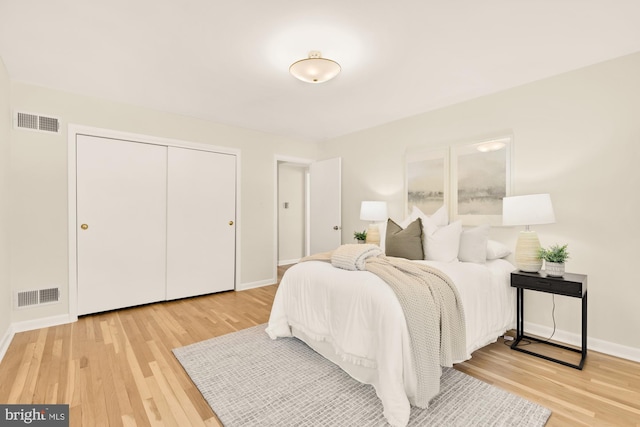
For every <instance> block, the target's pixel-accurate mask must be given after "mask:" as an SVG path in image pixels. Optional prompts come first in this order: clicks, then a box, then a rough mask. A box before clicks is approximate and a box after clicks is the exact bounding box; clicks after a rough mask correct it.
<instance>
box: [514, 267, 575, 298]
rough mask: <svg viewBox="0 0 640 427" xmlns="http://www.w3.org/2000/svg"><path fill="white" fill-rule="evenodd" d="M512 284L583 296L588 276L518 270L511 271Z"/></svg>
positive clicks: (534, 289) (537, 289) (559, 293)
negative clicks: (554, 274) (548, 274)
mask: <svg viewBox="0 0 640 427" xmlns="http://www.w3.org/2000/svg"><path fill="white" fill-rule="evenodd" d="M511 286H513V287H516V288H522V289H530V290H532V291H541V292H549V293H552V294H558V295H566V296H570V297H576V298H582V296H583V295H584V293H585V292H586V291H587V278H586V276H584V275H581V274H571V273H566V274H565V275H564V276H563V277H551V276H547V275H546V274H545V273H544V271H541V272H540V273H524V272H521V271H517V272H513V273H511Z"/></svg>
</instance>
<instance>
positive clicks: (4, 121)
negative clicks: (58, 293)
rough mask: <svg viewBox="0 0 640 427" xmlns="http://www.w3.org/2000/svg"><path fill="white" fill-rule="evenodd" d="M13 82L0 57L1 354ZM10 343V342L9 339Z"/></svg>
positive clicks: (6, 314) (6, 312)
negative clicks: (11, 83) (11, 90)
mask: <svg viewBox="0 0 640 427" xmlns="http://www.w3.org/2000/svg"><path fill="white" fill-rule="evenodd" d="M9 99H10V82H9V76H8V74H7V70H6V68H5V66H4V63H3V62H2V58H0V358H2V355H3V345H4V344H5V342H4V340H5V339H7V338H8V336H7V334H8V333H9V328H10V325H11V305H12V304H11V283H10V276H9V264H10V255H9V206H10V203H9V157H10V155H9V147H10V144H9V133H10V129H11V108H10V104H9ZM6 344H8V343H6Z"/></svg>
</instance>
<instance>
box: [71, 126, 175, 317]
mask: <svg viewBox="0 0 640 427" xmlns="http://www.w3.org/2000/svg"><path fill="white" fill-rule="evenodd" d="M166 165H167V148H166V147H163V146H157V145H151V144H140V143H133V142H127V141H121V140H116V139H108V138H99V137H92V136H84V135H79V136H78V138H77V141H76V185H77V193H76V196H77V213H76V214H77V216H76V218H77V224H76V226H77V227H78V231H77V269H78V314H88V313H95V312H100V311H105V310H112V309H116V308H122V307H129V306H134V305H139V304H144V303H148V302H153V301H160V300H164V299H165V290H166V283H165V281H166V204H167V200H166V194H167V191H166V190H167V189H166V175H167V166H166Z"/></svg>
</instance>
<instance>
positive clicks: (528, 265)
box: [515, 231, 542, 273]
mask: <svg viewBox="0 0 640 427" xmlns="http://www.w3.org/2000/svg"><path fill="white" fill-rule="evenodd" d="M539 250H540V240H538V233H536V232H535V231H521V232H520V234H518V242H517V243H516V253H515V259H516V267H518V269H519V270H520V271H525V272H527V273H536V272H538V271H540V269H541V268H542V260H541V259H540V258H538V251H539Z"/></svg>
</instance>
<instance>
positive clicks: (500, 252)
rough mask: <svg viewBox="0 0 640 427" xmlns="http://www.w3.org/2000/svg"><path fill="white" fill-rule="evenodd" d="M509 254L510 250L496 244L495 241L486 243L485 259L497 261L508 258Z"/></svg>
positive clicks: (500, 244) (503, 245)
mask: <svg viewBox="0 0 640 427" xmlns="http://www.w3.org/2000/svg"><path fill="white" fill-rule="evenodd" d="M510 254H511V249H509V248H508V247H507V246H506V245H505V244H502V243H500V242H496V241H495V240H489V241H488V242H487V259H488V260H492V259H499V258H504V257H506V256H509V255H510Z"/></svg>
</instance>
